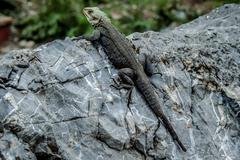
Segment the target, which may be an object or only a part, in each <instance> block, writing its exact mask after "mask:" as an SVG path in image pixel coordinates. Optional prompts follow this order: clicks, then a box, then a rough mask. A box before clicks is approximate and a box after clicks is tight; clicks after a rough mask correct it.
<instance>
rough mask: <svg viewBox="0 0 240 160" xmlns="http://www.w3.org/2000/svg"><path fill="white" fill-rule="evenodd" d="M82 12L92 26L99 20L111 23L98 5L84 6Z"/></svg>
mask: <svg viewBox="0 0 240 160" xmlns="http://www.w3.org/2000/svg"><path fill="white" fill-rule="evenodd" d="M83 14H84V15H85V16H86V18H87V20H88V22H89V23H91V24H92V25H93V26H95V25H97V24H98V23H99V22H100V21H104V22H109V23H111V21H110V19H109V18H108V17H107V15H106V14H105V13H104V12H103V11H101V10H100V9H99V8H98V7H86V8H84V9H83Z"/></svg>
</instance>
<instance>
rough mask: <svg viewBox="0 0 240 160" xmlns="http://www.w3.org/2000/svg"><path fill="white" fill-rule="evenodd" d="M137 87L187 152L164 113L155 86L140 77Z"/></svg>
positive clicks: (172, 135)
mask: <svg viewBox="0 0 240 160" xmlns="http://www.w3.org/2000/svg"><path fill="white" fill-rule="evenodd" d="M137 87H138V89H139V90H140V91H141V93H142V94H143V96H144V97H145V99H146V101H147V102H148V104H149V107H150V108H151V109H152V111H153V112H154V114H155V115H156V116H157V117H159V118H160V120H161V121H162V123H163V125H164V127H165V128H166V129H167V131H168V132H169V133H170V135H171V137H172V138H173V140H174V141H175V142H177V144H178V145H179V146H180V147H181V149H182V150H183V151H184V152H186V151H187V149H186V148H185V147H184V145H183V143H182V142H181V141H180V139H179V138H178V136H177V133H176V132H175V130H174V129H173V127H172V125H171V123H170V122H169V120H168V119H167V117H166V116H165V115H164V113H163V111H162V109H161V106H160V102H159V100H158V97H157V94H156V93H155V91H154V89H153V87H152V86H151V84H150V82H149V81H142V80H141V79H139V80H138V81H137Z"/></svg>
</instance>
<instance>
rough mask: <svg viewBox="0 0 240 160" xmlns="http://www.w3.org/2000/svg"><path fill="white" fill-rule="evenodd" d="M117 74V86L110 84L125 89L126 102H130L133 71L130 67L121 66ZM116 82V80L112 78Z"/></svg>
mask: <svg viewBox="0 0 240 160" xmlns="http://www.w3.org/2000/svg"><path fill="white" fill-rule="evenodd" d="M118 76H119V78H120V80H121V82H120V84H117V86H114V85H112V86H113V87H115V88H116V89H127V90H128V92H127V99H128V100H127V104H128V106H129V104H130V103H131V95H132V90H133V87H134V77H135V73H134V71H133V70H132V69H130V68H122V69H120V70H119V72H118ZM114 82H115V84H116V80H114Z"/></svg>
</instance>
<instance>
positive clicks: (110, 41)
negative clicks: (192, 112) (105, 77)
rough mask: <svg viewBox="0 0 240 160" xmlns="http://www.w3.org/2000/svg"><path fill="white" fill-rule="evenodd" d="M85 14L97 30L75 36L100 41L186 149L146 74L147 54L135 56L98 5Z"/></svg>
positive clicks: (124, 78)
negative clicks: (87, 34) (140, 57)
mask: <svg viewBox="0 0 240 160" xmlns="http://www.w3.org/2000/svg"><path fill="white" fill-rule="evenodd" d="M83 14H84V15H85V17H86V18H87V20H88V22H89V23H90V24H91V25H92V26H93V28H94V32H93V34H92V35H91V36H79V37H75V38H74V39H73V40H79V39H86V40H89V41H91V42H98V43H100V44H101V45H102V46H103V49H104V51H105V53H106V55H107V57H108V59H109V60H110V62H111V63H112V64H113V66H114V67H115V68H116V69H118V75H119V77H120V78H121V80H122V81H124V82H125V84H128V85H129V86H130V88H133V87H134V86H136V88H137V89H138V90H139V91H140V93H141V94H142V95H143V97H144V98H145V101H146V102H147V104H148V105H149V106H150V109H151V110H152V111H153V113H154V114H155V115H156V117H157V118H158V120H160V121H161V122H162V123H163V125H164V127H165V128H166V130H167V131H168V132H169V133H170V135H171V137H172V139H173V141H174V142H177V144H178V145H179V146H180V148H181V149H182V150H183V151H184V152H186V151H187V149H186V148H185V146H184V145H183V143H182V142H181V141H180V139H179V137H178V135H177V133H176V132H175V130H174V129H173V127H172V125H171V123H170V121H169V120H168V118H167V117H166V116H165V115H164V113H163V110H162V109H161V106H160V102H159V100H158V96H157V94H156V92H155V90H154V88H153V86H152V84H151V82H150V80H149V78H148V76H147V75H148V73H147V71H148V69H146V68H144V66H146V65H147V64H146V63H147V58H145V60H139V59H137V58H136V51H135V50H134V49H133V47H132V46H131V44H130V42H129V40H128V39H127V38H126V37H125V36H124V35H123V34H122V33H120V32H119V31H118V30H117V29H116V28H115V27H114V26H113V25H112V23H111V20H110V19H109V18H108V17H107V16H106V14H105V13H104V12H103V11H101V10H100V9H99V8H98V7H86V8H84V9H83ZM130 88H128V89H130ZM159 118H160V119H159Z"/></svg>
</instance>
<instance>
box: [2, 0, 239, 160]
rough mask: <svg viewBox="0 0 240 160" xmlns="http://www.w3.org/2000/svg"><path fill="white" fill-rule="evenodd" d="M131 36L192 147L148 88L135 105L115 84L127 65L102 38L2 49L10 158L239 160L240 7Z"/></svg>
mask: <svg viewBox="0 0 240 160" xmlns="http://www.w3.org/2000/svg"><path fill="white" fill-rule="evenodd" d="M130 37H131V39H132V41H133V44H134V45H135V48H137V50H139V54H140V55H141V54H147V55H148V56H149V57H150V60H151V61H152V63H153V65H154V67H155V68H154V69H155V72H156V73H159V74H155V75H153V76H152V77H150V80H151V82H152V84H153V86H154V87H155V89H156V92H157V94H158V96H159V99H160V100H161V103H162V104H161V105H162V108H163V110H164V112H165V114H166V115H167V117H168V118H169V119H170V121H171V123H172V125H173V126H174V128H175V130H176V132H177V133H178V135H179V136H180V138H181V140H182V142H183V143H184V145H185V146H186V148H187V150H188V151H187V152H186V153H184V152H182V151H181V150H180V149H179V147H178V146H177V145H176V144H175V143H174V142H173V141H172V139H171V137H170V135H169V134H168V132H166V130H165V128H164V126H163V125H162V124H161V123H160V122H159V121H158V120H157V118H156V117H155V115H154V114H153V113H152V111H151V110H150V109H149V107H148V105H147V104H146V102H145V100H144V99H143V97H142V96H141V93H139V92H138V91H137V90H136V89H134V90H133V93H132V103H131V104H130V106H129V107H128V106H127V98H126V93H127V91H126V90H120V91H119V90H116V89H115V88H113V87H111V86H110V85H111V84H112V83H113V81H112V79H111V78H112V77H113V76H114V75H116V74H117V70H116V69H114V67H113V66H112V65H111V63H110V62H109V61H108V59H107V57H106V55H105V53H104V52H103V49H102V48H101V46H98V47H97V48H95V47H93V45H92V44H91V43H89V42H88V41H86V40H81V41H78V42H73V41H71V39H69V38H66V39H65V40H55V41H53V42H50V43H47V44H45V45H42V46H40V47H38V48H36V49H33V50H30V49H28V50H26V49H25V50H17V51H12V52H10V53H8V54H6V55H4V56H2V57H1V59H0V64H1V65H0V79H1V81H0V107H1V110H0V121H1V125H0V137H1V138H0V158H1V159H66V160H75V159H76V160H77V159H84V160H91V159H104V160H108V159H109V160H110V159H129V160H130V159H131V160H132V159H133V160H134V159H136V160H139V159H149V160H150V159H209V160H212V159H218V160H223V159H232V160H236V159H238V158H237V157H239V148H240V132H239V122H240V120H239V119H240V114H239V113H240V106H239V105H240V95H239V93H240V78H239V77H240V45H239V44H240V39H239V37H240V5H236V4H235V5H234V4H231V5H225V6H223V7H220V8H218V9H216V10H213V11H212V12H211V13H209V14H207V15H205V16H202V17H199V18H198V19H196V20H194V21H192V22H190V23H188V24H184V25H181V26H180V27H177V28H175V29H173V30H171V31H165V32H160V33H159V32H152V31H149V32H145V33H134V34H132V35H131V36H130ZM6 144H7V145H6ZM11 146H12V147H11Z"/></svg>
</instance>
